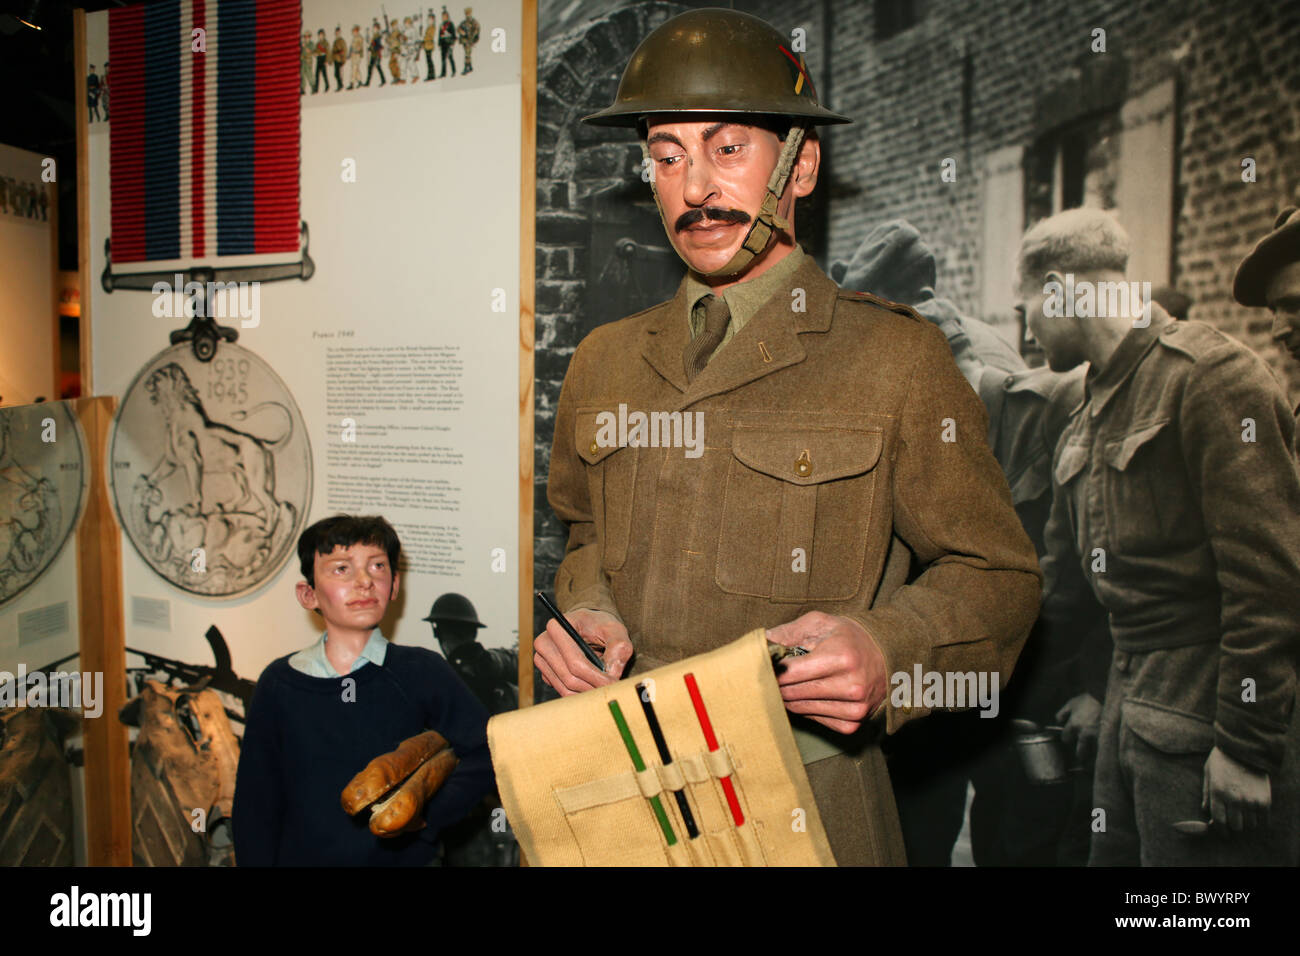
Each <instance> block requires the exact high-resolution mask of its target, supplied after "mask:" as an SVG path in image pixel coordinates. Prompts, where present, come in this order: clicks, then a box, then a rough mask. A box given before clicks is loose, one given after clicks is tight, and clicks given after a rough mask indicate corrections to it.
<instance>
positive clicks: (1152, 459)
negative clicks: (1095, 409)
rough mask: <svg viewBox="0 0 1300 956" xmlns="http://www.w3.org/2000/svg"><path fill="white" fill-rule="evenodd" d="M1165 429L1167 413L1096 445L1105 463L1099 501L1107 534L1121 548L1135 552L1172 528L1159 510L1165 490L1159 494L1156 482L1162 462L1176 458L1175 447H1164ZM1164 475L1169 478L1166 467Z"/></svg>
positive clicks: (1167, 436)
mask: <svg viewBox="0 0 1300 956" xmlns="http://www.w3.org/2000/svg"><path fill="white" fill-rule="evenodd" d="M1171 431H1172V430H1171V429H1170V428H1169V420H1168V419H1163V420H1161V421H1156V422H1148V423H1146V424H1142V425H1138V426H1135V427H1134V428H1132V429H1130V430H1129V431H1128V432H1126V433H1125V434H1123V435H1120V436H1118V437H1116V438H1112V439H1109V440H1107V441H1106V442H1105V443H1104V444H1103V446H1102V460H1103V461H1104V462H1105V464H1106V469H1105V473H1104V475H1103V477H1102V492H1103V499H1102V504H1103V505H1104V507H1105V509H1106V522H1107V524H1108V525H1109V527H1110V529H1111V537H1112V539H1113V540H1114V542H1115V546H1116V547H1118V548H1120V549H1121V550H1123V549H1133V550H1134V551H1136V552H1139V553H1140V552H1142V551H1145V550H1146V549H1148V548H1150V547H1152V546H1158V545H1162V544H1166V543H1167V538H1168V537H1169V534H1170V533H1171V531H1172V530H1173V529H1172V528H1171V524H1170V521H1169V520H1168V519H1169V518H1170V517H1172V516H1171V515H1167V514H1166V513H1165V510H1166V505H1165V502H1167V501H1168V500H1169V498H1170V497H1171V495H1169V494H1162V493H1161V492H1162V489H1161V488H1159V487H1157V484H1156V483H1157V481H1159V480H1162V478H1161V474H1162V470H1163V469H1162V465H1167V464H1174V463H1175V462H1177V463H1179V464H1181V455H1179V454H1178V453H1177V450H1176V449H1172V450H1171V449H1170V448H1168V447H1166V446H1167V444H1168V442H1169V441H1170V440H1171V438H1172V436H1171V435H1170V432H1171ZM1171 455H1172V456H1173V457H1171ZM1176 470H1177V469H1174V471H1176ZM1167 477H1168V478H1169V480H1170V481H1173V480H1175V475H1174V474H1172V473H1170V474H1169V475H1167ZM1165 490H1166V491H1172V490H1173V489H1165Z"/></svg>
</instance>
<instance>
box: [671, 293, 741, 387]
mask: <svg viewBox="0 0 1300 956" xmlns="http://www.w3.org/2000/svg"><path fill="white" fill-rule="evenodd" d="M700 302H701V303H702V304H703V305H704V328H703V329H701V330H700V333H699V334H698V335H697V336H695V338H693V339H691V340H690V342H688V343H687V345H686V351H685V352H684V353H683V355H682V359H683V360H684V361H685V363H686V381H688V382H693V381H695V376H697V375H699V374H700V372H702V371H704V366H706V365H708V364H709V356H711V355H712V354H713V352H714V350H716V349H717V347H718V345H719V344H720V343H721V342H722V337H723V336H724V335H725V334H726V332H727V325H728V324H729V323H730V322H731V310H730V309H729V308H727V300H726V299H724V298H722V297H721V296H716V295H706V296H705V297H704V298H703V299H701V300H700Z"/></svg>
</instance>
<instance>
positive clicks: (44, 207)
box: [36, 187, 50, 222]
mask: <svg viewBox="0 0 1300 956" xmlns="http://www.w3.org/2000/svg"><path fill="white" fill-rule="evenodd" d="M36 201H37V202H38V203H40V207H41V222H49V220H50V217H49V215H48V213H49V208H50V197H49V196H47V195H46V190H45V188H44V187H42V188H41V189H40V190H39V191H38V195H37V198H36Z"/></svg>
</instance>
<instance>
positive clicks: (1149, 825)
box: [1019, 209, 1300, 866]
mask: <svg viewBox="0 0 1300 956" xmlns="http://www.w3.org/2000/svg"><path fill="white" fill-rule="evenodd" d="M1128 258H1129V242H1128V236H1127V234H1126V233H1125V232H1124V230H1123V229H1122V228H1121V227H1120V225H1119V223H1118V222H1116V221H1115V219H1114V218H1113V217H1112V216H1111V215H1109V214H1107V213H1104V212H1102V211H1100V210H1096V209H1072V210H1069V211H1067V212H1063V213H1059V214H1057V215H1055V216H1052V217H1050V218H1048V219H1045V220H1043V221H1042V222H1039V223H1038V224H1037V225H1035V226H1034V227H1033V228H1032V229H1030V230H1029V231H1028V232H1027V233H1026V234H1025V237H1024V239H1023V241H1022V243H1021V247H1020V256H1019V267H1020V280H1021V281H1020V291H1019V295H1020V301H1021V307H1022V308H1023V309H1024V310H1025V315H1026V319H1027V321H1028V323H1029V326H1030V329H1031V330H1032V332H1033V334H1034V337H1035V338H1036V339H1037V340H1038V342H1039V344H1040V345H1041V346H1042V348H1043V351H1044V353H1045V354H1046V355H1047V358H1048V362H1049V364H1050V366H1051V368H1052V369H1053V370H1055V371H1060V372H1064V371H1067V370H1069V369H1072V368H1075V367H1076V366H1078V365H1080V364H1081V363H1083V362H1088V363H1089V366H1090V367H1089V370H1088V374H1087V378H1086V380H1085V382H1086V399H1085V401H1084V404H1083V405H1082V407H1081V408H1080V409H1079V410H1078V411H1077V412H1076V413H1075V414H1074V416H1073V417H1072V419H1071V420H1070V423H1069V424H1068V425H1067V426H1066V428H1065V432H1064V434H1063V436H1062V438H1061V443H1060V445H1059V446H1058V448H1057V456H1056V467H1055V470H1054V475H1053V478H1054V497H1053V503H1052V514H1051V518H1050V519H1049V521H1048V526H1047V530H1046V546H1047V556H1046V557H1045V558H1044V560H1043V573H1044V596H1043V615H1044V617H1045V618H1046V619H1047V622H1048V626H1049V627H1050V628H1051V629H1052V630H1053V632H1054V633H1053V640H1054V641H1055V642H1057V643H1058V644H1059V645H1061V646H1076V647H1080V648H1085V647H1086V644H1087V642H1088V633H1089V626H1090V625H1091V624H1092V623H1093V617H1094V615H1092V614H1091V613H1090V612H1089V611H1088V608H1089V606H1090V603H1089V602H1090V599H1091V597H1092V596H1094V595H1095V598H1096V600H1097V602H1099V603H1100V604H1101V606H1102V607H1104V608H1105V610H1106V612H1107V614H1108V616H1109V621H1110V633H1111V636H1112V638H1113V642H1114V653H1113V657H1112V661H1111V668H1110V674H1109V677H1108V680H1107V682H1106V685H1105V694H1104V702H1103V701H1101V700H1098V699H1096V694H1097V691H1096V690H1094V689H1093V686H1096V685H1095V683H1093V684H1091V685H1089V684H1085V688H1084V689H1085V691H1086V692H1087V694H1088V695H1089V696H1091V697H1092V698H1093V699H1092V700H1091V701H1089V702H1087V703H1088V706H1087V707H1086V708H1083V707H1080V708H1079V709H1080V714H1079V715H1078V716H1079V723H1080V724H1086V723H1088V722H1089V721H1088V720H1087V719H1086V718H1087V714H1086V713H1084V711H1085V710H1086V711H1087V712H1089V713H1092V714H1095V715H1096V717H1095V722H1096V723H1097V724H1098V731H1097V732H1098V756H1097V768H1096V784H1095V790H1094V795H1093V803H1094V808H1095V809H1094V811H1093V818H1094V819H1093V823H1092V827H1091V829H1092V831H1093V832H1092V836H1091V840H1092V846H1091V856H1090V859H1089V862H1090V864H1092V865H1121V866H1136V865H1139V864H1141V865H1147V866H1152V865H1154V866H1159V865H1202V866H1203V865H1236V866H1245V865H1260V864H1274V865H1288V866H1294V865H1295V864H1296V863H1297V862H1300V764H1298V762H1297V761H1298V758H1300V708H1297V707H1296V706H1295V697H1296V661H1297V650H1298V649H1300V645H1298V643H1297V642H1298V639H1300V631H1298V630H1297V622H1300V476H1298V475H1297V472H1296V467H1295V462H1294V459H1293V457H1292V455H1293V452H1292V444H1293V441H1294V436H1295V422H1294V419H1293V418H1292V415H1291V411H1290V408H1289V407H1288V405H1287V402H1286V398H1285V396H1284V395H1283V393H1282V390H1281V389H1280V388H1279V386H1278V384H1277V382H1276V380H1275V379H1274V377H1273V374H1272V373H1271V372H1270V370H1269V369H1268V367H1267V366H1266V365H1265V364H1264V363H1263V361H1262V360H1261V359H1260V358H1259V357H1258V356H1257V355H1255V353H1254V352H1252V351H1251V350H1249V349H1247V348H1246V347H1245V346H1243V345H1241V344H1240V343H1238V342H1237V341H1236V340H1234V339H1231V338H1229V337H1228V336H1226V335H1224V334H1223V333H1221V332H1219V331H1218V330H1217V329H1215V328H1214V327H1213V326H1210V325H1207V324H1205V323H1202V322H1195V321H1187V322H1176V321H1175V320H1173V319H1172V318H1171V317H1170V316H1169V314H1168V313H1166V312H1165V311H1164V309H1162V308H1161V307H1160V306H1159V305H1156V304H1154V303H1152V304H1149V306H1146V305H1145V304H1139V303H1133V302H1132V301H1130V303H1129V308H1128V309H1127V310H1119V311H1118V312H1117V313H1110V312H1108V311H1107V310H1106V309H1099V308H1092V309H1081V308H1076V309H1075V310H1073V311H1074V312H1075V315H1074V316H1072V317H1067V316H1066V315H1064V314H1063V313H1062V312H1061V310H1059V309H1057V308H1056V305H1059V304H1060V302H1059V298H1058V300H1057V303H1056V305H1050V304H1049V300H1051V299H1052V298H1053V297H1054V296H1059V290H1060V289H1061V288H1062V287H1064V286H1070V285H1072V287H1073V288H1074V289H1076V290H1087V289H1089V288H1091V289H1093V290H1101V289H1104V288H1105V286H1103V285H1102V284H1103V283H1115V282H1122V281H1124V280H1125V278H1126V276H1125V271H1126V269H1127V266H1128ZM1067 277H1068V278H1067ZM1053 283H1055V286H1053V285H1052V284H1053ZM1112 288H1113V287H1112ZM1102 300H1103V296H1102V294H1101V292H1100V291H1097V292H1096V295H1095V302H1096V303H1097V304H1100V303H1101V302H1102ZM1080 302H1082V300H1080ZM1144 306H1145V307H1144ZM1080 311H1083V312H1085V313H1088V314H1085V315H1079V314H1078V313H1079V312H1080ZM1126 313H1127V314H1126ZM1081 609H1082V610H1081ZM1080 654H1081V658H1083V659H1090V658H1091V657H1092V656H1094V655H1092V654H1091V653H1090V652H1089V651H1088V650H1086V649H1082V650H1081V651H1080Z"/></svg>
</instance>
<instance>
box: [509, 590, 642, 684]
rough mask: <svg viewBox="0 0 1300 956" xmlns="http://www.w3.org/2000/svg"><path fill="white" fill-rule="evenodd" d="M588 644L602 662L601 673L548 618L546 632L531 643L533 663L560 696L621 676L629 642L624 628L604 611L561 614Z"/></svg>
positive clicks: (565, 633) (625, 663)
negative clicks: (603, 670)
mask: <svg viewBox="0 0 1300 956" xmlns="http://www.w3.org/2000/svg"><path fill="white" fill-rule="evenodd" d="M564 616H565V617H567V618H568V619H569V623H570V624H572V625H573V626H574V628H575V629H576V630H577V632H578V633H579V634H581V635H582V636H583V639H584V640H586V642H587V643H588V644H590V645H591V646H592V648H593V649H594V650H595V651H596V653H597V654H599V655H600V656H601V659H602V660H604V662H605V673H603V674H602V673H601V672H600V671H598V670H596V668H595V667H593V666H592V665H591V663H590V662H589V661H588V660H587V659H586V658H585V657H583V656H582V651H580V650H578V647H577V645H576V644H574V643H573V638H571V637H570V636H569V635H568V633H567V632H566V631H565V630H564V628H563V627H561V626H560V622H559V621H557V620H555V619H551V620H550V621H547V622H546V630H544V631H542V633H540V634H538V635H537V637H536V639H535V640H534V641H533V663H534V664H536V665H537V669H538V670H539V671H541V672H542V677H543V679H544V680H545V681H546V683H548V684H550V685H551V686H552V687H554V688H555V689H556V690H557V691H559V692H560V695H561V696H562V697H567V696H569V695H570V694H578V693H581V692H582V691H584V690H591V689H592V688H594V687H604V686H606V685H607V684H612V683H614V681H616V680H618V679H619V678H620V677H622V676H623V668H625V667H626V666H627V662H628V660H629V659H630V658H631V657H632V642H631V640H629V639H628V636H627V628H626V627H624V626H623V625H622V624H621V623H619V620H618V618H616V617H614V615H612V614H607V613H605V612H604V611H590V610H587V609H585V608H579V609H578V610H576V611H570V612H568V613H566V614H565V615H564Z"/></svg>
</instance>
